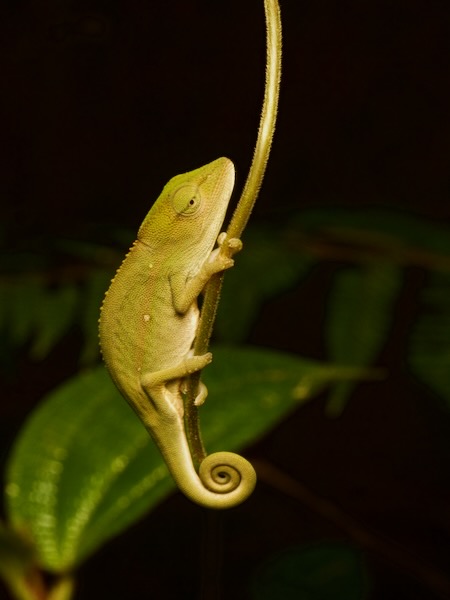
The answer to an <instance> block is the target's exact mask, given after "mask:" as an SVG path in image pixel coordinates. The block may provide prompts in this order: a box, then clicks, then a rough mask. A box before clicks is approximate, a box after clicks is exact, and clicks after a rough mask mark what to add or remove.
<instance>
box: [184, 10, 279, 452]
mask: <svg viewBox="0 0 450 600" xmlns="http://www.w3.org/2000/svg"><path fill="white" fill-rule="evenodd" d="M264 10H265V17H266V80H265V88H264V101H263V107H262V111H261V119H260V123H259V131H258V137H257V140H256V145H255V151H254V153H253V160H252V164H251V166H250V171H249V174H248V177H247V181H246V182H245V185H244V189H243V191H242V194H241V198H240V200H239V202H238V205H237V207H236V210H235V212H234V214H233V217H232V219H231V222H230V225H229V227H228V230H227V238H228V239H229V238H240V237H241V235H242V232H243V231H244V228H245V226H246V224H247V221H248V219H249V217H250V213H251V211H252V209H253V206H254V204H255V201H256V198H257V196H258V192H259V190H260V188H261V184H262V180H263V177H264V173H265V170H266V165H267V161H268V159H269V154H270V148H271V146H272V139H273V135H274V132H275V123H276V117H277V110H278V98H279V91H280V78H281V18H280V7H279V5H278V0H264ZM222 249H223V251H224V252H226V243H224V244H223V245H222ZM222 282H223V273H218V274H217V275H214V276H213V277H212V278H211V280H210V281H209V283H208V285H207V287H206V292H205V297H204V301H203V307H202V313H201V317H200V322H199V327H198V331H197V337H196V340H195V345H194V354H205V352H206V351H207V349H208V345H209V340H210V337H211V333H212V327H213V323H214V319H215V316H216V312H217V305H218V303H219V297H220V291H221V289H222ZM199 381H200V374H199V373H195V374H194V375H192V376H191V377H190V380H189V389H188V394H187V402H186V416H185V426H186V434H187V437H188V440H189V444H190V446H191V452H192V457H193V459H194V461H196V462H198V463H200V462H201V461H202V460H203V459H204V458H205V456H206V452H205V448H204V446H203V443H202V441H201V436H200V427H199V419H198V410H197V407H196V406H195V405H194V399H195V397H196V393H197V389H198V384H199Z"/></svg>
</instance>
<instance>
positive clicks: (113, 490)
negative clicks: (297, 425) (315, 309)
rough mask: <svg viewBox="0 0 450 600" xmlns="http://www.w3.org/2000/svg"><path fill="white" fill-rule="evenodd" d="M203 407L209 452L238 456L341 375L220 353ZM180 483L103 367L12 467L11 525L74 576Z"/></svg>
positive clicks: (297, 362) (27, 442)
mask: <svg viewBox="0 0 450 600" xmlns="http://www.w3.org/2000/svg"><path fill="white" fill-rule="evenodd" d="M214 358H215V360H214V362H213V365H212V366H211V367H209V368H208V369H206V370H205V381H206V383H207V385H208V387H209V392H210V396H209V398H208V400H207V402H206V404H205V406H204V407H203V408H202V412H201V418H202V431H203V437H204V441H205V443H206V447H207V448H208V450H209V451H214V450H217V449H221V450H236V449H239V448H241V447H242V446H243V445H245V444H249V443H250V442H252V441H254V440H255V439H257V438H258V437H260V436H262V435H264V434H265V433H266V432H267V431H268V430H270V429H271V428H272V427H273V426H274V425H275V424H276V423H277V422H278V421H280V420H281V419H282V418H283V417H285V416H286V415H287V414H288V413H289V411H292V410H293V409H294V408H295V407H296V406H297V405H298V403H299V402H300V401H305V400H306V399H308V398H310V397H311V396H312V395H313V394H314V393H317V392H318V391H319V390H320V389H323V387H324V386H325V385H326V384H327V383H328V382H329V381H332V380H333V379H334V378H336V377H340V378H342V377H357V376H358V375H359V372H358V371H355V370H354V369H353V370H351V369H339V368H336V367H334V366H328V365H321V364H318V363H315V362H312V361H305V360H302V359H300V358H297V357H294V356H290V355H285V354H278V353H275V352H270V351H266V350H257V349H251V348H247V349H237V348H222V349H219V348H217V349H216V350H215V353H214ZM173 487H174V484H173V482H172V480H171V478H170V477H169V476H168V473H167V470H166V467H165V464H164V463H163V461H162V459H161V457H160V455H159V453H158V451H157V450H156V449H155V447H154V446H153V444H152V443H151V441H150V438H149V436H148V434H147V432H146V431H145V429H144V428H143V426H142V425H141V424H140V422H139V421H138V419H137V417H136V416H135V414H134V413H133V412H132V410H131V409H130V408H129V407H128V405H127V404H126V402H125V401H124V400H123V399H122V398H121V396H120V395H119V393H118V392H117V390H116V389H115V387H114V386H113V384H112V382H111V380H110V378H109V376H108V374H107V372H106V370H105V369H104V368H103V367H100V368H98V369H96V370H93V371H90V372H87V373H84V374H83V375H80V376H78V377H76V378H74V379H72V380H70V381H69V382H67V383H66V384H65V385H63V386H62V387H60V388H59V389H57V390H56V391H54V392H53V393H52V394H50V395H49V396H48V397H47V398H46V399H45V400H44V401H43V403H42V404H41V405H40V407H39V408H38V409H37V410H36V411H35V412H34V413H33V414H32V415H31V417H30V419H29V420H28V422H27V423H26V425H25V427H24V428H23V430H22V432H21V433H20V435H19V436H18V439H17V441H16V443H15V446H14V448H13V451H12V455H11V457H10V460H9V465H8V469H7V478H6V504H7V508H8V514H9V518H10V521H11V523H12V524H13V526H14V527H15V528H16V529H17V530H19V531H26V532H27V533H28V535H30V536H31V538H32V539H33V540H34V542H35V544H36V547H37V550H38V553H39V558H40V560H41V562H42V564H43V565H44V567H45V568H47V569H49V570H52V571H56V572H58V571H59V572H61V571H64V570H67V569H71V568H72V567H74V566H75V565H76V564H78V563H80V562H81V561H82V560H83V559H85V558H86V557H87V556H88V555H89V554H91V553H92V552H93V551H94V550H96V549H97V548H98V547H99V546H100V545H101V544H103V543H104V542H105V541H106V540H107V539H109V538H110V537H112V536H113V535H115V534H117V533H119V532H120V531H122V530H123V529H125V528H126V527H127V526H129V525H130V524H131V523H133V522H134V521H135V520H136V519H138V518H139V517H141V516H142V515H143V514H144V513H145V512H146V511H148V510H149V509H150V508H151V507H153V506H154V505H155V504H156V503H157V502H159V501H160V500H161V499H162V498H163V497H165V496H166V495H167V494H168V493H169V491H170V490H172V489H173Z"/></svg>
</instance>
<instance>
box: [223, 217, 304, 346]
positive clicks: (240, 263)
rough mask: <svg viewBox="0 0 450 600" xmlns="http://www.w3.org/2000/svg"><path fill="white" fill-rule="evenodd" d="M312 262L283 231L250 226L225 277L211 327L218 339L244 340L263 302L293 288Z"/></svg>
mask: <svg viewBox="0 0 450 600" xmlns="http://www.w3.org/2000/svg"><path fill="white" fill-rule="evenodd" d="M313 262H314V261H313V260H312V259H311V258H307V257H305V256H304V255H301V254H300V253H299V252H298V250H295V251H294V250H293V249H292V248H291V247H290V245H289V243H288V239H286V237H285V235H284V234H283V232H275V231H274V230H273V228H272V229H270V228H269V227H266V228H263V227H259V228H256V227H249V228H248V230H247V231H246V233H245V239H244V249H243V251H242V253H241V254H238V255H237V256H236V266H235V268H233V269H231V270H230V271H229V272H227V274H226V277H225V284H224V286H223V291H222V295H221V299H220V307H219V312H218V315H217V320H216V323H215V327H214V332H215V335H216V336H217V338H218V339H220V341H221V342H233V343H236V342H240V341H243V340H245V339H246V337H247V334H248V332H249V329H250V328H251V326H252V325H253V323H254V322H255V320H256V317H257V315H258V311H259V309H260V308H261V306H262V304H263V302H264V301H265V300H266V299H268V298H272V297H274V296H276V295H277V294H280V293H281V292H283V291H285V290H287V289H289V288H291V287H293V286H294V284H295V283H297V282H298V281H299V279H300V278H301V277H304V276H305V274H306V273H307V272H308V271H309V269H310V267H311V265H312V264H313Z"/></svg>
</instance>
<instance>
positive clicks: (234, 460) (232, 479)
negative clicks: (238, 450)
mask: <svg viewBox="0 0 450 600" xmlns="http://www.w3.org/2000/svg"><path fill="white" fill-rule="evenodd" d="M199 477H200V480H201V482H202V484H203V485H204V487H205V488H206V489H207V490H209V492H211V494H210V495H208V498H209V500H210V501H209V502H208V503H207V504H205V505H208V506H209V507H210V508H215V509H225V508H232V507H233V506H237V505H238V504H241V502H244V501H245V500H247V498H248V497H249V496H250V495H251V494H252V492H253V490H254V489H255V485H256V472H255V469H254V468H253V466H252V465H251V464H250V463H249V462H248V460H246V459H245V458H243V457H242V456H240V455H239V454H234V453H233V452H215V453H214V454H210V455H209V456H207V457H206V458H205V459H204V460H203V461H202V463H201V464H200V469H199Z"/></svg>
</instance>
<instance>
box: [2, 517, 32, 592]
mask: <svg viewBox="0 0 450 600" xmlns="http://www.w3.org/2000/svg"><path fill="white" fill-rule="evenodd" d="M34 558H35V556H34V552H33V549H32V548H31V546H30V545H29V544H27V543H26V542H25V541H24V540H23V539H22V538H21V537H20V536H19V535H18V534H17V533H16V532H15V531H12V530H10V529H8V528H7V527H6V526H5V525H4V523H2V522H1V521H0V576H1V577H2V578H3V580H4V581H5V583H6V584H7V585H8V587H9V588H10V590H11V592H12V593H13V594H14V597H15V598H20V599H21V600H35V599H36V597H37V596H36V595H35V594H34V593H33V589H32V584H33V572H34V571H35V568H36V566H35V562H34Z"/></svg>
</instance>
